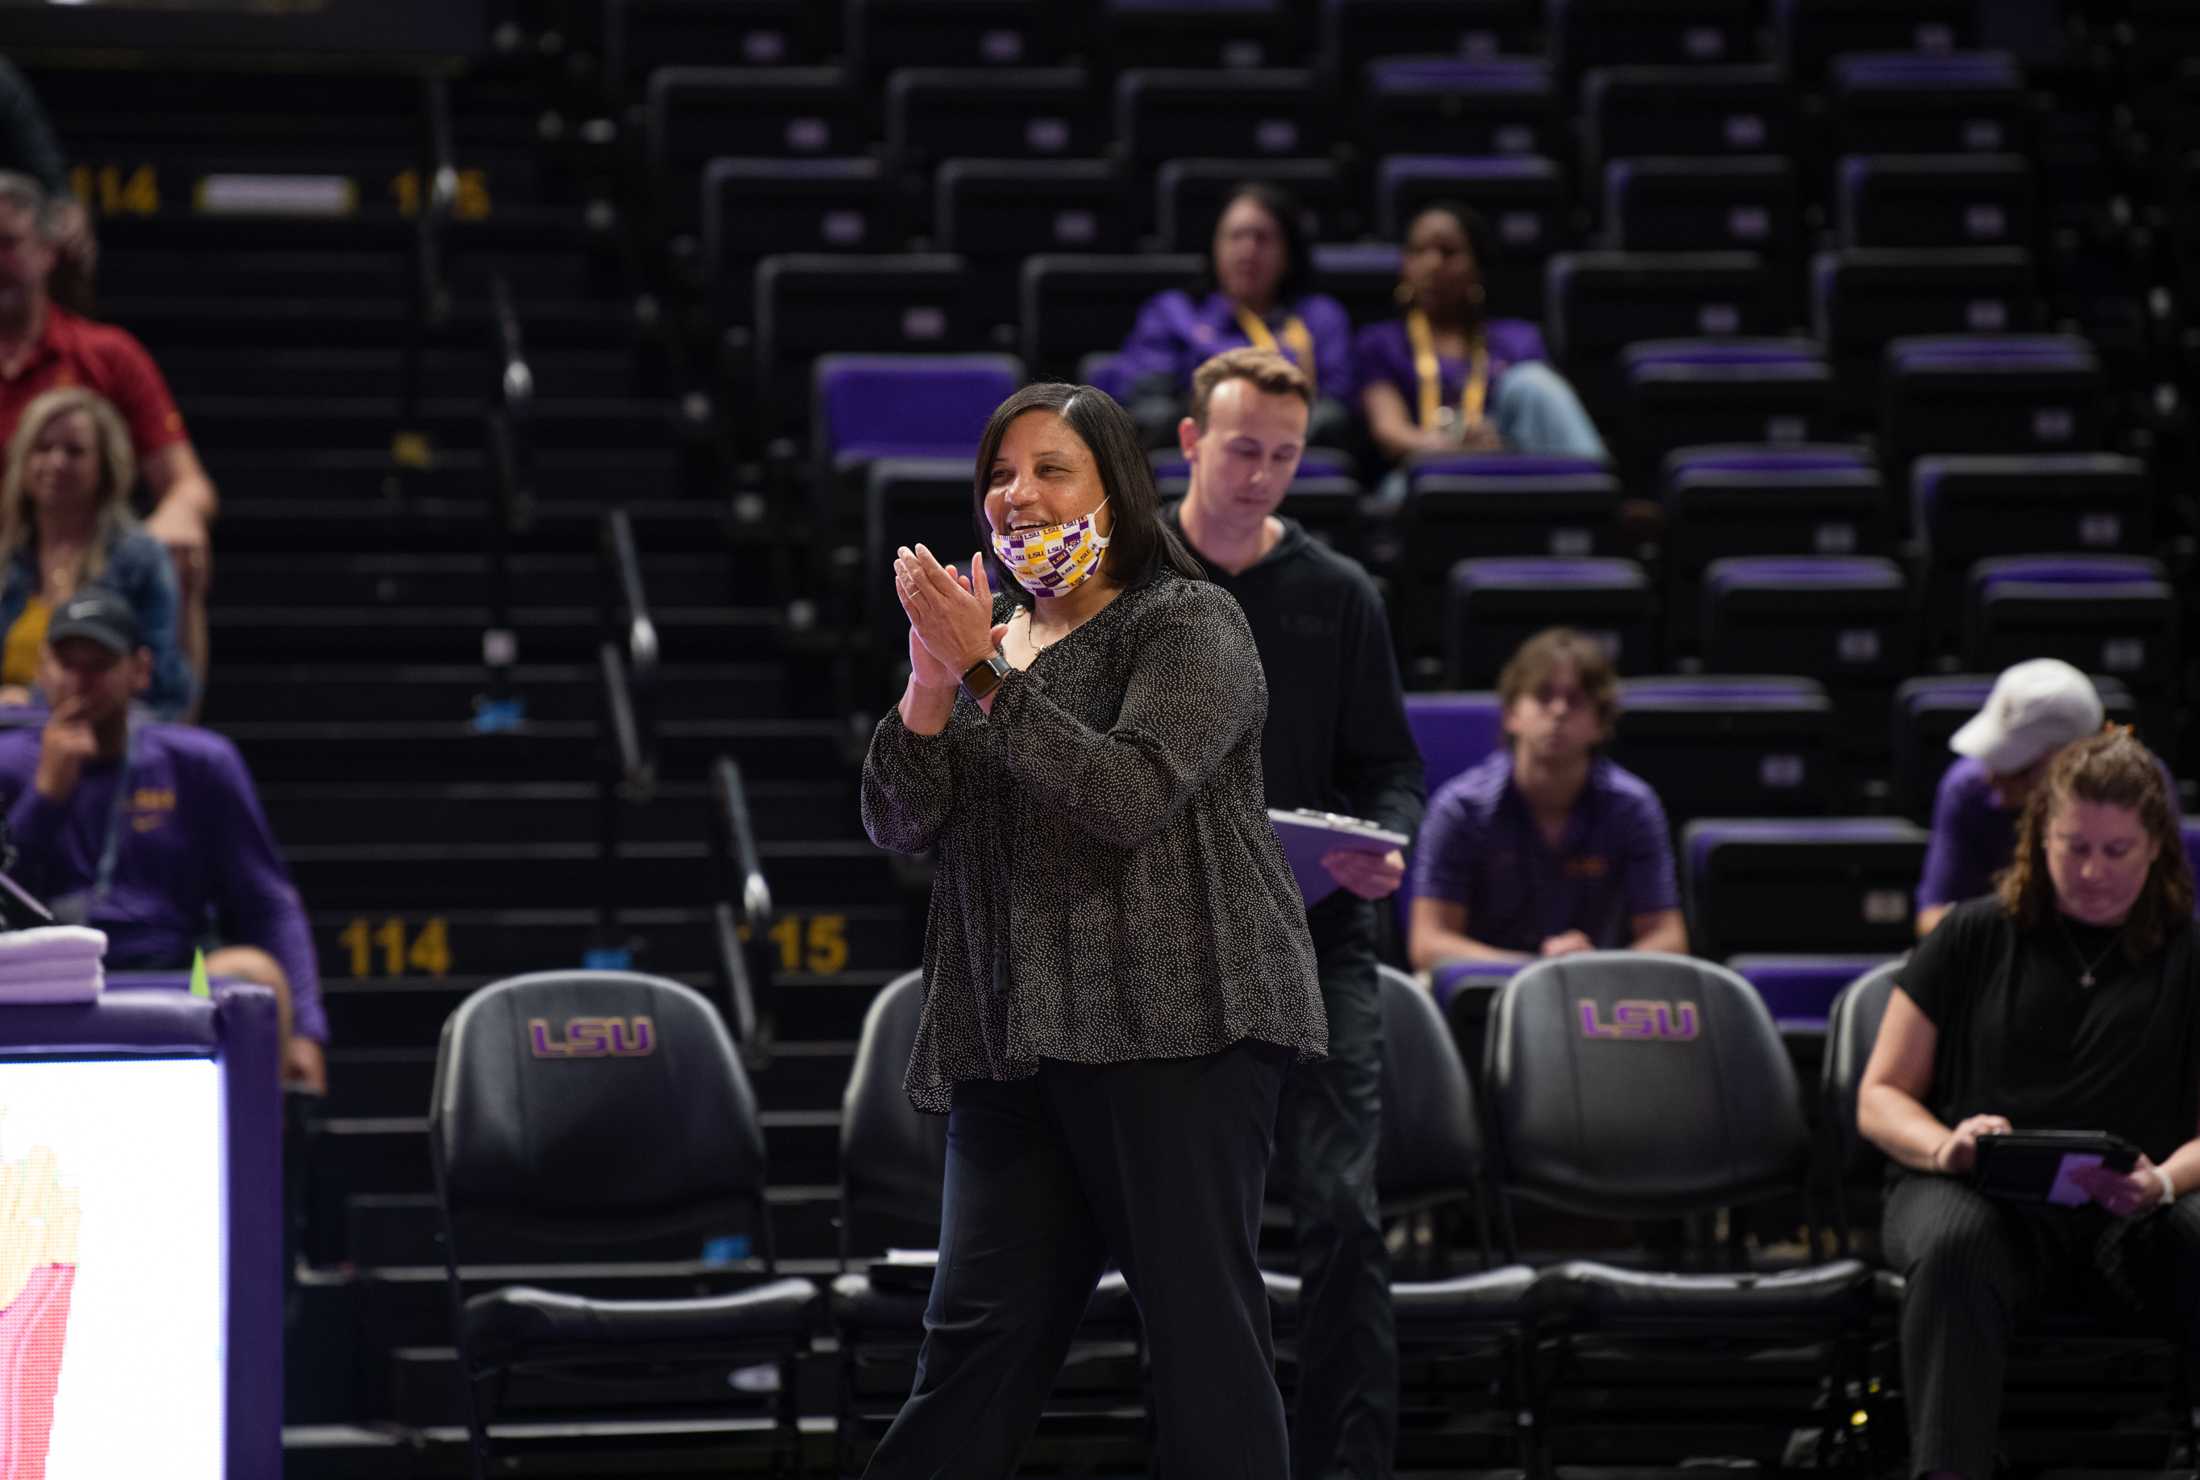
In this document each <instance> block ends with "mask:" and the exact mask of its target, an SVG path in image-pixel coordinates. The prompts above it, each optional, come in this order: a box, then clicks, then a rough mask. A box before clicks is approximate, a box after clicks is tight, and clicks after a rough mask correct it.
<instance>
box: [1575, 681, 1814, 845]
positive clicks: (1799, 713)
mask: <svg viewBox="0 0 2200 1480" xmlns="http://www.w3.org/2000/svg"><path fill="white" fill-rule="evenodd" d="M1832 722H1833V706H1832V704H1831V702H1830V701H1829V700H1828V699H1827V698H1826V691H1825V688H1824V686H1823V685H1821V684H1819V683H1818V682H1817V681H1816V680H1814V679H1808V678H1760V677H1722V676H1715V675H1705V676H1700V677H1686V678H1633V679H1628V680H1626V681H1625V682H1624V683H1622V684H1621V685H1620V717H1619V726H1618V733H1617V735H1616V736H1615V738H1614V740H1613V742H1612V747H1611V754H1612V758H1613V759H1614V760H1615V761H1617V762H1619V764H1621V765H1623V766H1625V767H1626V768H1627V769H1628V770H1630V771H1633V772H1634V773H1635V774H1636V775H1638V776H1641V777H1642V778H1643V779H1644V780H1645V781H1648V782H1649V783H1650V784H1651V785H1652V786H1653V787H1655V788H1656V789H1657V793H1658V797H1659V800H1661V801H1662V802H1663V803H1664V804H1665V812H1666V816H1667V817H1668V818H1669V819H1670V820H1671V821H1672V823H1673V824H1674V825H1675V826H1676V827H1678V826H1680V825H1682V824H1684V823H1686V822H1688V821H1690V820H1691V819H1693V818H1697V817H1717V816H1726V817H1731V816H1737V815H1746V816H1768V817H1769V816H1814V815H1817V814H1819V813H1822V812H1826V811H1828V810H1831V803H1832V802H1833V800H1834V798H1835V793H1836V786H1835V783H1836V779H1837V776H1836V768H1835V766H1834V763H1833V755H1832V750H1833V743H1832Z"/></svg>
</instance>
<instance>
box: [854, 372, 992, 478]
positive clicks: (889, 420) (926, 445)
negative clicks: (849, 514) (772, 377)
mask: <svg viewBox="0 0 2200 1480" xmlns="http://www.w3.org/2000/svg"><path fill="white" fill-rule="evenodd" d="M816 380H817V385H816V390H815V393H814V395H813V399H812V406H813V409H814V411H815V414H816V419H817V424H816V429H815V432H814V434H813V435H814V440H815V445H816V447H817V450H818V454H819V456H820V458H821V460H823V461H826V462H828V463H829V464H831V465H832V466H835V467H839V468H848V467H851V466H853V465H855V464H858V463H864V462H869V461H871V460H872V459H874V458H881V457H936V458H960V459H962V461H963V462H964V464H965V466H966V468H967V465H968V463H969V460H970V459H971V458H972V457H975V456H976V455H977V451H978V438H979V436H980V435H981V434H982V433H983V432H984V431H985V423H986V418H988V417H989V416H991V415H992V414H993V408H994V407H996V406H998V405H1000V404H1001V402H1003V401H1005V400H1006V399H1008V397H1009V395H1010V394H1011V393H1012V392H1014V391H1015V389H1016V388H1017V387H1018V386H1020V385H1022V384H1023V383H1024V367H1023V364H1022V363H1021V362H1020V361H1018V360H1017V359H1016V357H1015V356H1013V355H826V356H824V357H823V358H821V359H820V360H819V361H818V362H817V370H816Z"/></svg>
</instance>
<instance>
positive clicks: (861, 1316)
mask: <svg viewBox="0 0 2200 1480" xmlns="http://www.w3.org/2000/svg"><path fill="white" fill-rule="evenodd" d="M930 1298H931V1295H930V1293H929V1292H928V1291H926V1290H921V1289H914V1288H909V1289H891V1288H885V1289H882V1288H881V1287H879V1286H878V1285H876V1284H874V1283H873V1282H872V1280H871V1277H870V1276H869V1275H867V1274H863V1273H860V1272H859V1273H851V1274H844V1275H840V1276H838V1277H836V1278H835V1279H834V1280H833V1283H832V1286H831V1288H830V1290H829V1291H828V1292H827V1302H828V1305H829V1307H830V1309H831V1311H832V1317H833V1327H834V1329H835V1330H837V1331H841V1332H844V1333H848V1334H854V1335H889V1336H890V1335H894V1334H897V1333H898V1334H906V1335H908V1336H909V1337H911V1338H912V1339H913V1338H915V1337H918V1336H921V1335H922V1334H923V1333H924V1306H925V1302H926V1301H928V1300H929V1299H930ZM1137 1322H1138V1306H1137V1303H1136V1302H1135V1301H1133V1300H1132V1299H1131V1287H1130V1286H1129V1284H1127V1283H1126V1282H1125V1281H1124V1279H1123V1275H1122V1272H1121V1271H1120V1270H1114V1269H1111V1270H1109V1271H1108V1272H1107V1273H1106V1274H1103V1275H1102V1276H1100V1283H1099V1284H1097V1285H1095V1286H1094V1287H1093V1291H1092V1299H1091V1300H1090V1301H1088V1302H1086V1305H1085V1325H1086V1326H1087V1327H1088V1328H1090V1327H1096V1326H1097V1327H1108V1328H1115V1327H1122V1328H1124V1329H1126V1330H1128V1329H1131V1328H1134V1327H1135V1326H1136V1325H1137Z"/></svg>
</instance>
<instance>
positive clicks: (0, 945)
mask: <svg viewBox="0 0 2200 1480" xmlns="http://www.w3.org/2000/svg"><path fill="white" fill-rule="evenodd" d="M106 954H107V933H106V932H105V931H104V930H94V929H92V928H91V927H90V926H88V925H40V926H37V927H36V928H34V929H30V930H10V931H8V932H6V933H4V934H0V967H6V966H8V965H12V964H13V963H15V962H18V961H85V960H91V961H97V960H99V959H100V958H101V957H103V956H105V955H106Z"/></svg>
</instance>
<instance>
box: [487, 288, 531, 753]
mask: <svg viewBox="0 0 2200 1480" xmlns="http://www.w3.org/2000/svg"><path fill="white" fill-rule="evenodd" d="M489 297H490V310H491V312H490V318H491V326H492V330H493V332H494V335H495V339H496V344H495V351H496V364H497V378H496V379H497V383H496V390H495V393H494V394H493V395H492V396H491V397H490V399H489V405H488V409H487V410H486V411H485V412H484V413H483V416H482V434H483V439H484V441H485V442H486V443H487V445H488V453H489V469H490V479H491V482H490V489H491V493H492V496H493V498H494V501H495V503H494V508H493V509H492V511H491V517H490V519H489V521H488V531H487V541H486V546H485V549H484V551H483V553H484V555H486V557H487V560H488V577H487V590H486V592H485V595H486V597H487V604H488V622H487V625H486V626H485V627H484V628H483V629H482V634H481V661H482V664H483V666H484V667H486V668H487V669H488V673H489V693H488V700H489V703H488V705H487V706H486V707H485V708H484V709H483V710H482V711H481V716H480V717H481V719H482V721H483V722H484V723H485V724H498V725H505V724H510V723H515V722H516V721H517V719H518V717H519V710H518V706H517V698H518V696H517V694H516V693H515V692H514V687H515V686H514V682H513V669H514V668H516V667H517V666H518V664H519V632H518V629H517V628H516V627H515V626H514V625H513V623H512V542H513V541H514V539H516V538H517V537H518V536H519V534H520V533H521V531H523V530H524V529H525V528H526V527H527V526H528V524H530V523H531V522H532V521H533V519H534V456H533V438H532V437H531V436H530V434H529V431H528V423H529V420H530V417H531V414H532V408H533V404H534V396H535V377H534V372H533V371H532V370H531V369H530V368H529V367H528V364H527V351H526V346H525V344H524V342H523V341H522V338H521V335H520V326H519V313H518V310H517V309H515V308H514V307H513V304H512V291H511V288H510V286H509V285H508V284H507V283H506V282H505V280H504V275H503V274H502V273H498V274H497V275H496V276H495V277H494V278H492V279H491V280H490V284H489Z"/></svg>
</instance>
